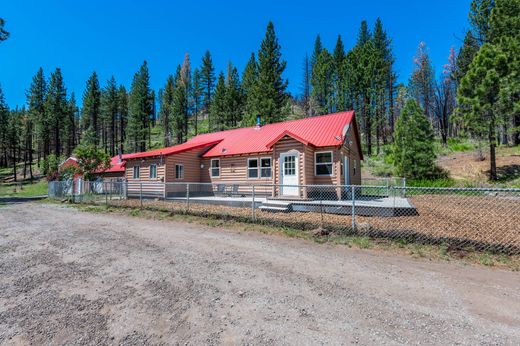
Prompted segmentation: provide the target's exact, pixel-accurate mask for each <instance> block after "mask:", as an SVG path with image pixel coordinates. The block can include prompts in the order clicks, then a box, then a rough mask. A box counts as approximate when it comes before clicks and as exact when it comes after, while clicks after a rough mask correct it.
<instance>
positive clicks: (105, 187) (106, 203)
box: [103, 182, 108, 205]
mask: <svg viewBox="0 0 520 346" xmlns="http://www.w3.org/2000/svg"><path fill="white" fill-rule="evenodd" d="M103 185H104V186H103V190H104V191H105V205H108V191H107V183H106V182H103Z"/></svg>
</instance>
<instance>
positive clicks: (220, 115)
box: [210, 72, 228, 131]
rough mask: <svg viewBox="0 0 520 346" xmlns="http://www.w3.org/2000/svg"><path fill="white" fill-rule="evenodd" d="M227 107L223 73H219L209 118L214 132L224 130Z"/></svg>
mask: <svg viewBox="0 0 520 346" xmlns="http://www.w3.org/2000/svg"><path fill="white" fill-rule="evenodd" d="M227 111H228V107H227V104H226V80H225V78H224V73H223V72H220V74H219V76H218V81H217V86H216V87H215V94H214V95H213V101H212V103H211V110H210V113H211V116H212V118H213V122H214V126H215V130H217V131H222V130H225V129H226V118H227Z"/></svg>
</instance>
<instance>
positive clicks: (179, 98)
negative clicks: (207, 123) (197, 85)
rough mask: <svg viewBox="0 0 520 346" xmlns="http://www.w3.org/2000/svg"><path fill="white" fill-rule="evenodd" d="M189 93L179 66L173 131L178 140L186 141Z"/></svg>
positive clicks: (178, 141) (174, 101)
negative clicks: (185, 131)
mask: <svg viewBox="0 0 520 346" xmlns="http://www.w3.org/2000/svg"><path fill="white" fill-rule="evenodd" d="M188 107H189V105H188V95H187V89H186V86H185V84H184V81H183V79H182V74H181V67H180V66H179V67H178V68H177V73H176V83H175V92H174V100H173V109H172V115H173V131H174V133H175V138H176V142H177V143H178V144H179V143H184V142H185V141H186V137H185V133H184V128H185V124H184V121H185V116H186V114H187V113H188Z"/></svg>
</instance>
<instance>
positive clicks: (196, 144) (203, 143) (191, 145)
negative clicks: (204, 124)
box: [124, 136, 222, 159]
mask: <svg viewBox="0 0 520 346" xmlns="http://www.w3.org/2000/svg"><path fill="white" fill-rule="evenodd" d="M197 137H198V136H197ZM197 137H194V138H192V139H191V140H189V141H188V142H186V143H182V144H178V145H174V146H172V147H167V148H162V149H155V150H150V151H144V152H141V153H134V154H125V155H124V159H137V158H142V157H150V156H161V155H163V156H166V155H172V154H178V153H181V152H183V151H187V150H191V149H198V148H204V147H207V146H210V145H213V144H216V143H218V142H220V141H221V140H222V139H203V140H197Z"/></svg>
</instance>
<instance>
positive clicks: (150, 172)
mask: <svg viewBox="0 0 520 346" xmlns="http://www.w3.org/2000/svg"><path fill="white" fill-rule="evenodd" d="M152 166H154V167H155V177H152ZM148 178H150V179H157V164H156V163H152V164H150V166H149V167H148Z"/></svg>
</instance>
